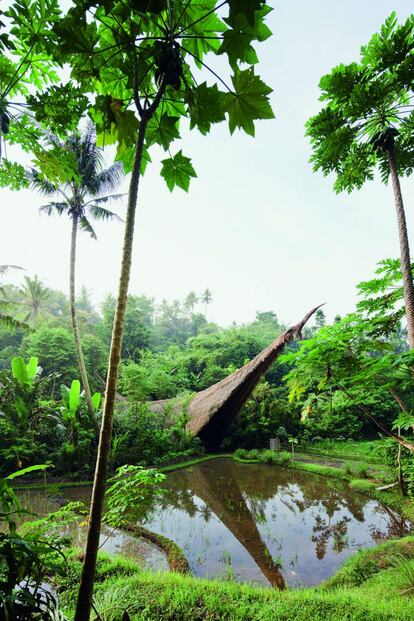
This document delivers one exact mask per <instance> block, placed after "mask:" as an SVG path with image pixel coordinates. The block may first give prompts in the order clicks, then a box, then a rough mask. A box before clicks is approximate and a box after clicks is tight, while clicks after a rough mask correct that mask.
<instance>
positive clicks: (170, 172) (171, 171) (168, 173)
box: [161, 151, 197, 192]
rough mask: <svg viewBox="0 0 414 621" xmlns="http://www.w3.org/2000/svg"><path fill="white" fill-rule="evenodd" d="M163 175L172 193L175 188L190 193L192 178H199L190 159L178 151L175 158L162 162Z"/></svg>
mask: <svg viewBox="0 0 414 621" xmlns="http://www.w3.org/2000/svg"><path fill="white" fill-rule="evenodd" d="M161 175H162V176H163V177H164V179H165V181H166V183H167V186H168V189H169V190H170V192H172V191H173V189H174V188H175V186H178V187H179V188H181V189H183V190H184V191H185V192H188V188H189V187H190V179H191V177H197V174H196V172H195V170H194V168H193V165H192V164H191V160H190V158H188V157H185V156H184V155H183V152H182V151H178V153H176V154H175V155H174V157H170V158H168V159H166V160H162V169H161Z"/></svg>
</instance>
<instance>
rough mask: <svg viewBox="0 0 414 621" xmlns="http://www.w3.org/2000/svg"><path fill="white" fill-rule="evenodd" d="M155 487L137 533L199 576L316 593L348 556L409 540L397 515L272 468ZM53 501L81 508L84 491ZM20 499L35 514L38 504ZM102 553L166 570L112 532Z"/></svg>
mask: <svg viewBox="0 0 414 621" xmlns="http://www.w3.org/2000/svg"><path fill="white" fill-rule="evenodd" d="M163 486H164V488H165V494H164V496H163V497H161V498H160V499H158V500H157V501H156V504H154V506H153V507H152V509H151V511H150V513H149V516H148V518H147V521H146V523H145V526H146V527H147V528H149V529H150V530H154V531H155V532H158V533H160V534H163V535H165V536H167V537H169V538H170V539H172V540H173V541H175V542H176V543H177V544H178V545H179V546H180V547H181V548H182V549H183V550H184V553H185V555H186V557H187V559H188V562H189V565H190V569H191V572H192V573H193V574H194V575H198V576H209V577H213V576H214V577H222V578H223V579H235V580H239V581H248V582H253V583H258V584H267V585H269V584H270V585H273V586H276V587H278V588H283V587H284V585H285V583H286V584H289V585H291V586H295V585H313V584H318V583H320V582H321V581H323V580H325V579H326V578H328V577H329V576H330V575H332V573H334V572H335V571H336V570H337V569H338V568H339V567H340V566H341V565H342V563H343V562H344V561H345V560H346V558H348V556H350V555H351V554H353V553H354V552H355V551H356V550H358V549H360V548H362V547H369V546H372V545H374V544H375V543H376V542H377V541H380V540H382V539H385V538H388V537H399V536H403V535H405V534H407V533H408V532H409V530H410V525H409V523H408V522H407V521H406V520H404V519H403V518H402V517H401V516H400V515H399V514H398V513H396V512H395V511H393V510H391V509H390V508H389V507H386V506H383V505H381V504H380V503H378V502H376V501H374V500H370V499H369V498H367V497H365V496H363V495H361V494H358V493H355V492H354V491H353V490H351V489H350V488H349V486H348V485H346V484H345V483H343V482H341V481H336V480H334V479H329V478H326V477H320V476H317V475H312V474H307V473H300V472H294V471H290V470H286V469H282V468H278V467H275V466H267V465H262V464H249V465H245V464H237V463H235V462H232V461H231V460H228V459H215V460H211V461H208V462H204V463H201V464H197V465H195V466H193V467H191V468H187V469H185V470H179V471H177V472H174V473H171V474H170V475H169V476H168V478H167V479H166V481H165V482H164V483H163ZM62 494H64V495H65V497H66V498H67V499H69V500H79V499H83V500H85V501H86V502H88V501H89V497H90V490H88V489H86V488H79V489H67V490H66V489H65V490H62ZM29 497H30V500H31V506H32V508H33V510H35V511H36V510H37V511H38V512H40V513H43V512H44V511H45V498H44V495H41V494H40V495H39V493H38V498H37V500H36V495H35V494H34V492H30V493H29ZM56 500H59V499H55V501H56ZM36 502H38V504H39V506H37V507H36V506H35V505H36ZM50 502H52V501H51V500H49V503H50ZM42 503H43V507H42V506H40V505H42ZM52 505H53V502H52ZM54 508H56V505H54V507H53V506H48V507H47V510H54ZM78 534H79V533H78ZM104 537H105V536H104ZM106 549H108V550H110V551H115V552H117V551H118V552H122V553H123V554H124V553H127V554H128V555H130V556H133V557H135V558H136V557H138V558H141V559H142V562H143V564H145V565H146V566H147V567H152V568H154V569H157V568H161V567H165V558H164V557H163V556H162V555H160V554H158V556H157V554H156V551H154V548H153V547H148V549H146V548H145V545H144V544H143V543H142V542H141V541H140V540H137V539H134V537H132V536H131V535H129V534H128V535H127V534H125V533H122V532H121V531H116V532H115V534H114V536H113V537H112V538H110V539H109V540H108V542H107V544H106Z"/></svg>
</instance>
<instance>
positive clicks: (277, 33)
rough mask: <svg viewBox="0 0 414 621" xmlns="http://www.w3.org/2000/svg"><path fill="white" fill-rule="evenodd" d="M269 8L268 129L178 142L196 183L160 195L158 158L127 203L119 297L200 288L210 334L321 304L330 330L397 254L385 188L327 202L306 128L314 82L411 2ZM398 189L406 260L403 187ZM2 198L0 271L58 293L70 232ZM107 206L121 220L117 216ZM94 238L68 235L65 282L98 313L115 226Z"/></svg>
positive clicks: (180, 294) (114, 266)
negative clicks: (214, 328)
mask: <svg viewBox="0 0 414 621" xmlns="http://www.w3.org/2000/svg"><path fill="white" fill-rule="evenodd" d="M271 4H273V5H274V6H275V10H274V12H273V13H272V14H271V15H270V16H269V21H268V24H269V26H270V28H271V29H272V31H273V33H274V36H273V37H272V38H271V39H269V40H268V41H267V42H265V43H264V44H259V45H258V46H257V49H258V52H259V57H260V60H261V62H260V65H259V66H258V67H257V72H258V73H259V74H260V75H261V77H262V78H263V79H264V80H265V81H266V82H267V83H268V84H269V85H270V86H271V87H272V88H273V89H274V92H273V94H272V96H271V99H272V105H273V108H274V111H275V114H276V119H274V120H272V121H264V122H261V123H259V124H257V130H256V138H255V139H252V138H251V137H249V136H247V135H245V134H244V133H241V132H236V133H235V134H234V135H233V136H232V137H231V136H230V134H229V131H228V129H227V126H226V125H225V124H222V125H221V126H216V127H215V128H214V129H213V131H212V132H211V133H210V135H208V136H207V137H204V136H201V135H200V134H198V133H197V132H184V135H183V140H182V141H181V142H177V143H175V145H174V146H173V149H172V151H173V153H175V152H176V151H178V150H179V149H183V152H184V154H185V155H187V156H188V157H191V158H192V161H193V165H194V166H195V168H196V171H197V174H198V178H197V179H195V180H193V181H192V183H191V186H190V191H189V193H188V194H185V193H184V192H183V191H181V190H179V189H178V190H175V191H174V192H173V193H172V194H171V193H170V192H169V191H168V189H167V187H166V185H165V183H164V181H163V179H162V178H161V177H160V176H159V171H160V167H161V165H160V160H161V159H163V158H164V157H165V154H164V152H163V151H161V150H160V151H154V152H153V154H152V156H153V164H152V165H151V166H150V167H149V168H148V169H147V172H146V174H145V176H144V178H143V180H142V185H141V191H140V197H139V206H138V213H137V224H136V236H135V244H134V256H133V268H132V278H131V284H130V292H131V293H133V294H145V295H148V296H150V297H155V298H156V300H157V301H159V302H160V301H161V299H162V298H167V299H169V300H172V299H174V298H184V297H185V296H186V295H187V293H188V292H189V291H190V290H194V291H196V292H201V291H202V290H203V289H205V288H206V287H209V288H210V289H211V290H212V292H213V303H212V304H211V306H210V308H209V311H208V312H209V318H210V319H212V320H214V321H217V322H218V323H220V324H222V325H229V324H230V323H231V322H232V321H233V320H235V321H237V322H238V323H243V322H248V321H252V320H253V319H254V316H255V312H256V311H257V310H261V311H267V310H274V311H275V312H276V313H277V315H278V317H279V318H280V319H281V320H283V321H285V322H288V323H293V322H296V321H297V320H299V319H300V318H301V317H302V316H303V315H304V314H305V313H306V312H307V311H308V310H309V309H310V308H311V307H313V306H315V305H317V304H320V303H322V302H326V304H327V305H326V309H325V310H326V314H327V316H328V318H332V317H333V316H334V315H336V314H344V313H346V312H348V311H351V310H352V309H353V307H354V304H355V301H356V296H355V285H356V283H358V282H360V281H361V280H366V279H368V278H370V277H371V276H372V274H373V272H374V268H375V264H376V262H377V261H379V260H380V259H382V258H386V257H397V256H399V248H398V234H397V226H396V219H395V213H394V205H393V199H392V192H391V188H390V187H384V186H382V185H381V184H380V183H379V182H378V181H375V182H371V183H368V184H367V185H366V186H365V187H364V188H363V189H362V190H361V191H359V192H354V193H353V194H351V195H347V194H340V195H339V196H337V195H336V194H335V193H334V192H333V190H332V183H333V179H329V178H324V177H323V176H322V175H321V174H320V173H313V172H312V168H311V165H310V164H309V163H308V160H309V156H310V147H309V143H308V140H307V139H306V138H305V137H304V124H305V122H306V120H307V119H308V118H309V117H310V116H311V115H313V114H315V113H317V112H318V110H319V109H320V103H319V102H318V97H319V90H318V88H317V86H318V82H319V79H320V77H321V76H322V75H324V74H325V73H327V72H329V71H330V70H331V68H332V67H333V66H335V65H336V64H338V63H340V62H343V63H349V62H352V61H353V60H357V59H358V55H359V49H360V46H361V45H363V44H365V43H366V42H367V41H368V40H369V38H370V37H371V35H372V34H373V33H374V32H375V31H377V30H378V29H379V27H380V26H381V24H382V23H383V21H384V19H385V18H386V17H387V16H388V15H389V14H390V13H391V11H392V10H396V11H397V14H398V17H399V20H400V21H402V20H404V19H405V18H406V17H407V16H408V15H409V14H410V12H412V2H411V1H409V0H398V1H395V2H390V1H389V0H388V1H387V0H365V1H364V2H361V0H329V1H328V0H314V1H313V2H310V1H309V0H290V1H289V2H288V1H286V0H285V1H284V2H279V3H271ZM108 155H109V154H108ZM108 163H110V161H108ZM124 186H125V191H126V188H127V184H126V183H125V184H124ZM402 189H403V193H404V197H405V204H406V211H407V218H408V224H409V230H410V231H411V235H410V241H411V245H412V248H413V247H414V240H413V235H412V231H413V230H414V228H413V227H414V215H413V210H414V204H413V203H414V200H413V199H414V196H413V189H414V179H412V178H411V179H408V180H407V179H404V180H403V181H402ZM0 196H1V199H0V200H1V208H2V211H3V216H2V227H1V230H0V265H1V264H6V263H11V264H17V265H20V266H22V267H24V268H25V269H26V273H27V274H28V275H31V276H33V275H34V274H38V275H39V277H40V278H41V279H43V280H44V282H45V283H46V284H47V285H48V286H50V287H53V288H56V289H60V290H63V291H65V292H67V290H68V256H69V237H70V223H69V220H68V219H63V218H62V219H59V218H48V217H47V216H41V215H39V213H38V210H37V208H38V207H39V206H40V205H42V204H43V203H44V200H42V197H40V196H39V195H37V194H36V193H34V192H31V191H21V192H19V193H16V192H11V191H7V190H4V189H1V190H0ZM116 208H117V210H118V212H119V213H120V215H122V214H123V212H124V206H123V205H120V204H118V206H117V207H116ZM96 228H97V232H98V241H93V240H91V239H90V238H89V237H88V236H87V235H86V234H85V233H82V234H80V236H79V251H78V275H77V281H78V289H80V287H81V285H85V286H86V287H87V288H88V289H89V290H90V291H91V293H92V296H93V300H94V302H95V303H97V304H98V303H99V302H100V301H101V300H102V299H103V297H104V296H105V294H107V293H109V292H113V293H115V292H116V290H117V282H118V276H119V269H120V255H121V243H122V234H123V225H122V224H117V223H109V224H102V225H97V227H96ZM21 278H22V276H21V275H20V274H15V275H11V274H10V276H9V280H8V282H15V283H17V282H19V279H20V280H21Z"/></svg>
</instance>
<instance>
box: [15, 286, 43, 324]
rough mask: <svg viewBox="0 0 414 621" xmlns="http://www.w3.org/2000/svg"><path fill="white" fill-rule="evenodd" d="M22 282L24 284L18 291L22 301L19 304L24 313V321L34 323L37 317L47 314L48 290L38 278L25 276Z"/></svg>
mask: <svg viewBox="0 0 414 621" xmlns="http://www.w3.org/2000/svg"><path fill="white" fill-rule="evenodd" d="M24 280H25V283H24V285H23V286H22V287H21V288H20V290H19V293H20V297H21V299H22V302H21V303H22V306H23V307H24V308H25V311H26V315H25V317H24V321H32V322H34V323H35V322H36V321H37V319H38V318H39V316H42V315H46V314H47V303H48V301H49V299H50V290H49V289H48V288H47V287H45V286H44V285H43V283H42V281H41V280H40V279H39V278H38V276H35V277H34V278H30V276H25V277H24Z"/></svg>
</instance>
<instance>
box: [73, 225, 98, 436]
mask: <svg viewBox="0 0 414 621" xmlns="http://www.w3.org/2000/svg"><path fill="white" fill-rule="evenodd" d="M77 234H78V218H77V217H76V216H74V217H73V218H72V236H71V244H70V285H69V303H70V317H71V320H72V328H73V335H74V337H75V347H76V356H77V358H78V365H79V372H80V376H81V380H82V386H83V389H84V391H85V397H86V403H87V405H88V411H89V417H90V419H91V423H92V425H93V427H94V429H95V434H96V436H97V437H98V435H99V427H98V423H97V422H96V417H95V410H94V407H93V404H92V395H91V389H90V388H89V381H88V374H87V372H86V366H85V359H84V357H83V352H82V345H81V339H80V332H79V326H78V319H77V317H76V308H75V267H76V238H77Z"/></svg>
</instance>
